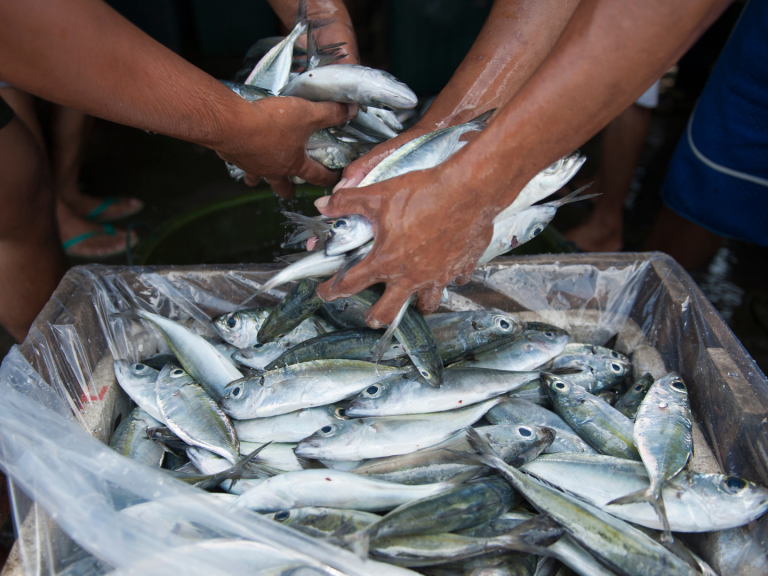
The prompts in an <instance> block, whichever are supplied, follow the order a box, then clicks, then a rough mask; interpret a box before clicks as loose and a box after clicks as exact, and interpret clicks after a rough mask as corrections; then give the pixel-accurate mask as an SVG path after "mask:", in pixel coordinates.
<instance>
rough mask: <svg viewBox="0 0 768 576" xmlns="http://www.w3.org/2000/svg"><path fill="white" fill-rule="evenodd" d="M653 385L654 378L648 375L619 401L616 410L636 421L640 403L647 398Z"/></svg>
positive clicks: (631, 387)
mask: <svg viewBox="0 0 768 576" xmlns="http://www.w3.org/2000/svg"><path fill="white" fill-rule="evenodd" d="M652 384H653V376H652V375H651V374H646V375H644V376H643V377H642V378H640V380H638V381H637V382H635V383H634V385H632V386H630V388H629V389H628V390H627V391H626V392H625V393H624V394H623V395H622V396H621V398H619V399H618V401H617V402H616V406H615V408H616V410H618V411H619V412H621V413H622V414H624V416H626V417H627V418H630V419H631V420H634V419H635V414H637V409H638V408H639V407H640V403H641V402H642V401H643V398H645V395H646V393H647V392H648V389H649V388H650V387H651V385H652Z"/></svg>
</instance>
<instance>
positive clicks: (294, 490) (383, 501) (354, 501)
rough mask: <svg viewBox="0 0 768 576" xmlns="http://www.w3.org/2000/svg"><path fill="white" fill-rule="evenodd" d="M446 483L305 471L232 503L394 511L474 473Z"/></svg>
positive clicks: (261, 507) (267, 509)
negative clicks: (399, 481) (400, 481)
mask: <svg viewBox="0 0 768 576" xmlns="http://www.w3.org/2000/svg"><path fill="white" fill-rule="evenodd" d="M475 472H476V471H475V470H472V471H471V474H464V475H461V476H459V477H458V478H454V479H452V480H448V481H446V482H436V483H434V484H421V485H418V486H408V485H405V484H395V483H393V482H385V481H383V480H376V479H373V478H365V477H364V476H358V475H357V474H351V473H350V472H340V471H338V470H302V471H300V472H286V473H285V474H280V475H279V476H274V477H272V478H269V479H268V480H265V481H264V482H262V483H261V484H259V485H257V486H255V487H254V488H252V489H251V490H249V491H247V492H244V493H243V494H241V495H240V497H239V498H238V499H237V500H235V502H234V503H233V504H232V505H231V507H232V508H248V509H250V510H256V511H258V512H279V511H281V510H290V509H292V508H303V507H305V506H324V507H328V508H349V509H353V510H362V511H365V512H376V511H379V510H391V509H392V508H396V507H397V506H400V505H401V504H405V503H406V502H410V501H412V500H417V499H419V498H424V497H426V496H430V495H432V494H437V493H438V492H443V491H445V490H450V489H451V488H453V487H454V486H456V485H458V484H461V483H462V482H464V481H465V480H467V479H469V477H471V476H472V475H474V474H475Z"/></svg>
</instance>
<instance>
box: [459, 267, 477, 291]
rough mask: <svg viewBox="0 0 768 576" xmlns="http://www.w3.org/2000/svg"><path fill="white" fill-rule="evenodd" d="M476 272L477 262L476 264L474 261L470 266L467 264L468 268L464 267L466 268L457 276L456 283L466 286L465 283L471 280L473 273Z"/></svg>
mask: <svg viewBox="0 0 768 576" xmlns="http://www.w3.org/2000/svg"><path fill="white" fill-rule="evenodd" d="M474 273H475V264H474V263H472V264H470V265H469V266H467V267H466V268H465V269H464V270H463V271H462V272H461V274H459V275H458V276H456V280H455V282H456V284H457V285H458V286H464V284H466V283H467V282H469V281H470V280H472V275H473V274H474Z"/></svg>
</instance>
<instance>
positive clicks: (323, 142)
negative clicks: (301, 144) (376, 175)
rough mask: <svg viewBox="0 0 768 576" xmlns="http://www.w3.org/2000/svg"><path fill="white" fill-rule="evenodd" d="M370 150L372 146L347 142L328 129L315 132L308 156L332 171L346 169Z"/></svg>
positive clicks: (308, 146) (311, 138)
mask: <svg viewBox="0 0 768 576" xmlns="http://www.w3.org/2000/svg"><path fill="white" fill-rule="evenodd" d="M370 149H371V146H370V144H367V143H364V142H357V141H355V142H347V141H345V140H342V139H340V138H338V137H337V136H335V135H334V134H333V133H332V132H331V131H330V130H326V129H322V130H318V131H317V132H314V133H313V134H312V135H311V136H310V137H309V140H307V145H306V150H307V155H308V156H309V157H310V158H312V159H313V160H315V161H317V162H320V164H322V165H323V166H325V167H326V168H329V169H331V170H339V169H341V168H345V167H346V166H347V165H349V164H350V163H351V162H352V161H353V160H356V159H357V158H359V157H360V156H362V155H363V154H365V153H366V152H368V151H369V150H370Z"/></svg>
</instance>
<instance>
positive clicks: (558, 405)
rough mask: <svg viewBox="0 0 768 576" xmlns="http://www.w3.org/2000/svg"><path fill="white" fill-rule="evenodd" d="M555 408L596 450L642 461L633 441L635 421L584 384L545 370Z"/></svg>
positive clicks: (544, 380)
mask: <svg viewBox="0 0 768 576" xmlns="http://www.w3.org/2000/svg"><path fill="white" fill-rule="evenodd" d="M541 380H542V382H543V383H544V385H545V386H546V387H547V391H548V392H549V396H550V398H551V399H552V404H553V405H554V407H555V411H556V412H557V413H558V414H559V415H560V417H561V418H562V419H563V420H565V422H566V423H567V424H568V425H569V426H570V427H571V428H573V429H574V430H575V431H576V432H577V433H578V434H579V436H581V437H582V438H583V439H584V440H586V441H587V442H588V443H589V444H590V445H591V446H592V447H593V448H594V449H595V450H597V451H598V452H601V453H603V454H607V455H609V456H617V457H619V458H629V459H630V460H640V454H639V453H638V452H637V448H635V444H634V441H633V440H632V429H633V425H632V421H631V420H630V419H629V418H627V417H626V416H624V415H623V414H622V413H621V412H619V411H618V410H616V409H615V408H614V407H613V406H610V405H609V404H607V403H606V402H604V401H602V400H600V399H599V398H596V397H595V396H593V395H592V394H590V393H589V392H587V391H586V390H584V388H582V387H581V386H578V385H576V384H571V383H569V382H567V381H565V380H563V379H562V378H559V377H557V376H553V375H551V374H547V373H546V372H542V373H541Z"/></svg>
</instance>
